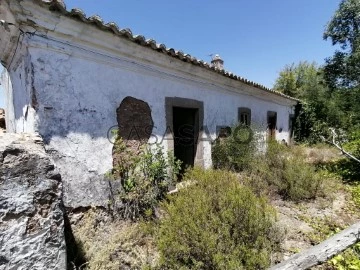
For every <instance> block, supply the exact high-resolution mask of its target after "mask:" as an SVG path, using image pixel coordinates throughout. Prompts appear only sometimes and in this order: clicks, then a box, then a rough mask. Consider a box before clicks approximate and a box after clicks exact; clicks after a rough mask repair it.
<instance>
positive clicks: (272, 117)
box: [267, 111, 277, 140]
mask: <svg viewBox="0 0 360 270" xmlns="http://www.w3.org/2000/svg"><path fill="white" fill-rule="evenodd" d="M276 122H277V113H276V112H270V111H269V112H268V113H267V125H268V138H269V140H275V138H276Z"/></svg>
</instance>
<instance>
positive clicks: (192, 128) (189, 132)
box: [173, 107, 199, 174]
mask: <svg viewBox="0 0 360 270" xmlns="http://www.w3.org/2000/svg"><path fill="white" fill-rule="evenodd" d="M173 133H174V155H175V158H176V159H179V160H181V162H182V164H181V171H180V173H181V174H182V173H183V172H184V171H185V170H186V168H187V167H193V166H194V163H195V156H196V148H197V140H198V134H199V110H198V109H194V108H182V107H173Z"/></svg>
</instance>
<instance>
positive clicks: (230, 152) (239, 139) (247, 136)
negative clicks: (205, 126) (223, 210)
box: [212, 124, 256, 171]
mask: <svg viewBox="0 0 360 270" xmlns="http://www.w3.org/2000/svg"><path fill="white" fill-rule="evenodd" d="M254 134H255V133H254V132H253V131H252V129H251V128H250V127H248V126H245V125H243V124H239V125H237V126H234V127H232V128H231V134H230V135H229V136H228V137H226V138H218V139H217V140H216V141H215V142H214V144H213V147H212V160H213V166H214V168H215V169H224V170H231V171H242V170H244V169H246V168H248V167H249V165H250V163H251V162H252V160H253V159H254V156H255V153H256V136H254Z"/></svg>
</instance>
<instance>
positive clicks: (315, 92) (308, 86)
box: [274, 61, 325, 99]
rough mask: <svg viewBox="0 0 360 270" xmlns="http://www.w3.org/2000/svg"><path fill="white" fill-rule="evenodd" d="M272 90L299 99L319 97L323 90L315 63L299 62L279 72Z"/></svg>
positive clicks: (321, 79)
mask: <svg viewBox="0 0 360 270" xmlns="http://www.w3.org/2000/svg"><path fill="white" fill-rule="evenodd" d="M274 89H275V90H277V91H280V92H283V93H284V94H287V95H290V96H292V97H296V98H299V99H309V97H317V96H319V95H320V96H321V95H322V93H323V92H324V90H325V87H324V86H323V78H322V74H321V73H320V69H319V67H318V66H317V65H316V63H308V62H306V61H305V62H300V63H298V64H297V65H295V64H294V63H293V64H291V65H286V66H285V67H284V68H283V70H281V71H280V73H279V77H278V78H277V80H276V82H275V85H274Z"/></svg>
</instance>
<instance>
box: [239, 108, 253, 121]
mask: <svg viewBox="0 0 360 270" xmlns="http://www.w3.org/2000/svg"><path fill="white" fill-rule="evenodd" d="M238 123H240V124H244V125H246V126H250V125H251V109H250V108H246V107H240V108H238Z"/></svg>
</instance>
